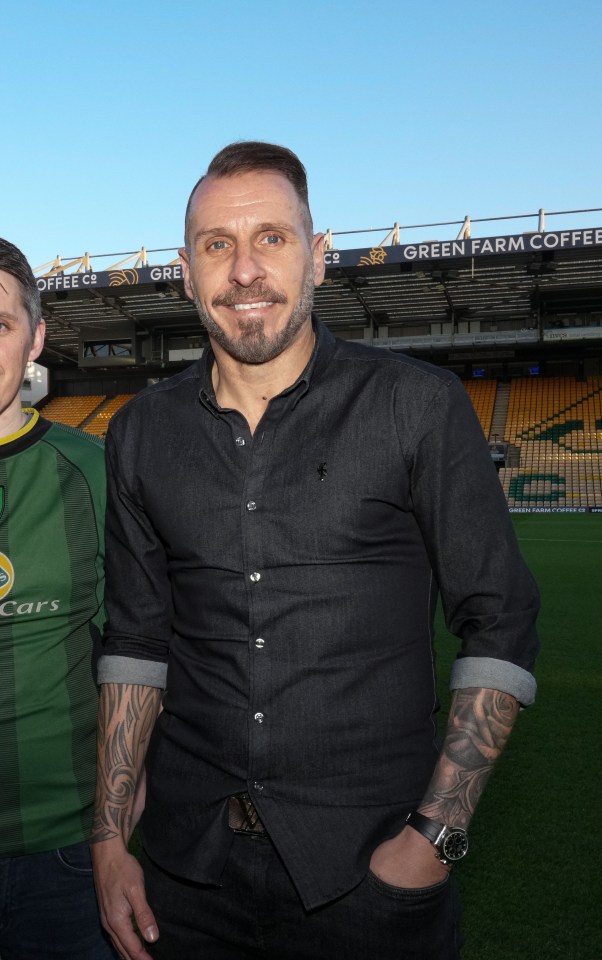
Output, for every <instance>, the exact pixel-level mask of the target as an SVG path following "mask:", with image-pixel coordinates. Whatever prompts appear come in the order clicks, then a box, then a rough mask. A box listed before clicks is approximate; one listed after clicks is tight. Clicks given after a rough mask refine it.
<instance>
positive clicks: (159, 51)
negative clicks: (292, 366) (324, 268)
mask: <svg viewBox="0 0 602 960" xmlns="http://www.w3.org/2000/svg"><path fill="white" fill-rule="evenodd" d="M0 18H1V20H0V22H1V37H2V53H1V55H0V81H1V83H2V89H3V90H4V97H3V104H2V110H1V114H0V115H1V116H2V125H1V130H2V145H3V148H2V150H1V151H0V172H1V178H0V235H1V236H4V237H6V238H7V239H10V240H12V241H13V242H15V243H17V244H18V245H19V246H21V247H22V248H23V250H24V251H25V253H26V254H27V255H28V257H29V258H30V261H31V263H32V266H34V267H37V266H39V265H40V264H42V263H43V262H45V261H46V260H49V259H51V258H52V257H53V256H54V255H55V254H57V253H60V254H61V255H62V256H63V257H64V258H66V257H71V256H76V255H81V254H82V253H84V251H86V250H87V251H89V252H90V253H97V254H98V253H110V252H119V251H125V250H134V249H137V248H139V247H140V246H142V244H144V245H146V246H147V247H148V248H153V247H170V246H175V245H177V244H179V243H180V241H181V235H182V218H183V211H184V207H185V203H186V199H187V196H188V192H189V190H190V187H191V186H192V184H193V183H194V182H195V180H196V179H197V178H198V176H200V174H201V173H202V172H203V171H204V169H205V168H206V166H207V163H208V161H209V160H210V159H211V157H212V156H213V154H214V153H215V152H216V151H217V150H219V149H220V148H221V147H222V146H223V145H224V144H226V143H228V142H230V141H232V140H237V139H264V140H273V141H276V142H280V143H284V144H286V145H287V146H290V147H291V148H292V149H294V150H295V151H296V152H297V153H298V154H299V155H300V157H301V159H302V160H303V162H304V163H305V165H306V167H307V169H308V173H309V182H310V198H311V202H312V210H313V214H314V221H315V224H316V228H319V229H326V228H328V227H331V228H332V229H334V230H351V229H360V228H362V229H363V228H368V227H387V226H390V225H392V223H393V222H394V221H396V220H397V221H399V222H400V223H402V224H403V223H405V224H413V223H428V222H433V221H439V220H456V219H461V218H462V217H463V216H464V215H465V214H470V215H471V216H472V217H479V216H502V215H506V214H518V213H529V212H531V211H535V210H537V209H538V208H539V207H544V208H546V209H547V210H565V209H575V208H584V207H588V208H589V207H602V189H601V186H600V167H601V161H600V157H601V153H602V136H601V120H600V118H601V115H602V107H601V105H602V66H601V59H600V37H601V36H602V4H600V3H599V2H598V0H596V2H594V0H587V2H586V0H573V2H571V3H566V2H559V0H546V2H541V0H520V2H516V0H497V2H487V0H480V2H475V0H457V2H454V3H452V2H441V0H431V2H430V3H423V4H419V3H410V2H406V0H381V2H370V0H363V2H358V0H331V2H328V0H322V2H318V0H306V2H303V0H297V2H296V3H290V2H287V0H254V2H250V0H249V2H242V0H230V2H228V3H217V2H215V0H212V2H206V0H196V2H193V0H179V2H178V3H168V2H163V3H159V2H153V0H149V2H146V3H145V4H124V3H123V2H120V3H116V2H112V0H109V2H97V3H95V4H92V3H89V2H85V0H84V2H79V3H67V2H60V0H54V2H50V0H49V2H41V0H39V2H27V0H22V2H20V3H19V4H14V3H12V4H10V3H8V0H3V2H1V4H0ZM592 224H595V225H598V226H599V225H601V224H602V213H600V214H595V215H589V216H586V215H580V216H577V217H576V218H573V220H572V221H571V222H570V223H569V221H568V219H566V218H565V219H563V221H562V226H569V225H574V226H586V225H592ZM555 225H558V226H560V223H559V222H558V221H549V223H548V227H549V228H553V227H554V226H555ZM535 226H536V222H535V220H534V221H533V223H527V222H523V223H522V224H521V223H519V224H518V225H517V224H514V225H513V226H512V225H505V224H499V225H496V226H495V227H491V228H487V230H485V231H483V230H482V229H481V231H480V232H481V234H482V233H483V232H486V233H488V234H495V233H505V232H520V230H522V229H528V228H531V229H534V228H535ZM456 232H457V231H456V230H454V228H453V227H446V228H436V229H435V228H430V229H426V230H419V231H418V232H417V233H416V232H414V233H413V234H411V235H410V234H408V235H407V239H408V240H414V239H446V238H449V237H451V236H455V233H456ZM380 239H382V237H381V238H380ZM364 240H365V238H364ZM339 245H340V246H356V245H357V246H361V245H364V243H363V241H362V240H357V241H353V240H351V239H347V238H346V239H344V240H341V241H340V243H339ZM167 259H168V256H167V255H166V256H165V257H162V256H161V255H156V256H154V257H153V262H162V260H163V261H166V260H167Z"/></svg>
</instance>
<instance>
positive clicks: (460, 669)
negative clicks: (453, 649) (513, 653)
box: [449, 657, 537, 707]
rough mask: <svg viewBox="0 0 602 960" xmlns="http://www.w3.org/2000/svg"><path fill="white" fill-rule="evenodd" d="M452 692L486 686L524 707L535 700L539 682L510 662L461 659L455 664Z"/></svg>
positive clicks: (488, 658)
mask: <svg viewBox="0 0 602 960" xmlns="http://www.w3.org/2000/svg"><path fill="white" fill-rule="evenodd" d="M449 686H450V690H461V689H465V688H466V687H487V688H488V689H490V690H500V691H501V692H502V693H509V694H510V696H512V697H514V698H515V699H516V700H518V702H519V703H520V704H522V706H523V707H528V706H529V705H530V704H532V703H533V701H534V700H535V693H536V690H537V683H536V681H535V677H534V676H533V674H532V673H529V671H528V670H524V669H523V668H522V667H518V666H517V665H516V664H515V663H510V662H509V661H508V660H496V659H494V658H493V657H460V658H459V659H458V660H456V661H455V662H454V665H453V666H452V670H451V676H450V681H449Z"/></svg>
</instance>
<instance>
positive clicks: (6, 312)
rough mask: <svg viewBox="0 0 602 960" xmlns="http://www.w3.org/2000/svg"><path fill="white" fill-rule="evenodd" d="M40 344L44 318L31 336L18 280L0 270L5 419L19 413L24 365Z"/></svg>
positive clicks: (0, 399)
mask: <svg viewBox="0 0 602 960" xmlns="http://www.w3.org/2000/svg"><path fill="white" fill-rule="evenodd" d="M43 346H44V322H43V321H41V322H40V324H39V325H38V327H37V329H36V332H35V334H34V336H33V339H32V336H31V330H30V327H29V317H28V315H27V311H26V309H25V307H24V306H23V303H22V301H21V291H20V287H19V283H18V281H17V280H15V278H14V277H13V276H11V274H9V273H5V272H4V271H3V270H0V418H1V419H3V420H4V421H5V423H6V422H8V421H9V420H10V419H11V416H12V417H20V414H21V386H22V384H23V376H24V374H25V367H26V364H27V362H28V360H35V359H36V358H37V357H38V356H39V355H40V353H41V352H42V347H43ZM19 426H20V424H19ZM17 429H18V426H17Z"/></svg>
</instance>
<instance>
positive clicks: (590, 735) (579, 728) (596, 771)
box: [437, 514, 602, 960]
mask: <svg viewBox="0 0 602 960" xmlns="http://www.w3.org/2000/svg"><path fill="white" fill-rule="evenodd" d="M514 522H515V528H516V531H517V535H518V537H519V540H520V546H521V549H522V552H523V555H524V557H525V559H526V560H527V562H528V563H529V565H530V567H531V569H532V571H533V573H534V575H535V578H536V580H537V582H538V584H539V588H540V591H541V599H542V613H541V617H540V621H539V632H540V636H541V653H540V657H539V660H538V664H537V669H536V676H537V681H538V685H539V692H538V697H537V700H536V702H535V704H534V705H533V706H532V707H529V709H528V710H525V711H523V713H522V714H521V715H520V717H519V720H518V723H517V726H516V728H515V730H514V732H513V734H512V737H511V738H510V742H509V744H508V747H507V749H506V752H505V754H504V755H503V756H502V758H501V759H500V761H499V763H498V766H497V767H496V770H495V772H494V774H493V776H492V777H491V780H490V781H489V785H488V787H487V790H486V792H485V794H484V797H483V800H482V801H481V804H480V806H479V808H478V810H477V813H476V815H475V818H474V821H473V825H472V829H471V831H470V839H471V844H472V849H471V852H470V853H469V855H468V857H467V858H466V860H465V861H464V863H462V864H460V865H459V866H458V868H457V870H456V873H457V877H458V882H459V885H460V890H461V894H462V902H463V911H464V924H463V928H464V933H465V948H464V953H463V960H519V958H520V960H522V958H524V960H553V958H558V960H600V958H601V957H602V921H601V916H602V911H601V910H600V890H601V889H602V884H601V881H600V872H601V869H602V866H601V864H602V828H601V826H600V824H601V821H602V801H601V793H602V777H601V763H600V757H601V753H602V750H601V746H600V741H601V739H602V723H601V719H602V710H601V702H602V514H601V515H592V514H555V515H541V514H537V515H514ZM439 625H440V629H439V630H438V634H437V635H438V644H437V647H438V651H439V658H438V668H439V676H440V680H441V683H440V686H441V687H443V686H444V678H446V677H447V675H448V670H449V666H450V664H451V662H452V660H453V657H454V655H455V650H456V645H457V644H456V641H455V639H454V638H453V637H449V635H447V634H446V631H445V628H444V627H443V625H442V620H441V619H440V620H439ZM442 699H444V709H445V710H446V709H447V705H448V702H449V698H448V695H447V693H445V691H443V690H442Z"/></svg>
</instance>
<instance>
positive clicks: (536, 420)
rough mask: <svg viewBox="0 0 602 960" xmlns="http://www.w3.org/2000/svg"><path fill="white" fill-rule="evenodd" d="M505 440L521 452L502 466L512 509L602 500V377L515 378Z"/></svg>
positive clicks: (595, 503) (584, 504) (589, 503)
mask: <svg viewBox="0 0 602 960" xmlns="http://www.w3.org/2000/svg"><path fill="white" fill-rule="evenodd" d="M504 439H505V440H507V441H509V442H510V443H513V444H514V445H516V446H517V447H518V448H519V450H520V466H519V467H512V468H505V469H502V470H500V480H501V482H502V486H503V488H504V492H505V494H506V496H507V498H508V505H509V506H510V507H511V508H512V507H550V506H552V507H593V506H600V504H602V480H601V475H602V377H589V378H587V380H585V381H579V380H576V379H573V378H570V377H551V378H545V379H532V378H531V379H529V378H518V379H516V380H514V381H512V384H511V390H510V402H509V406H508V416H507V419H506V428H505V432H504Z"/></svg>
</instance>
